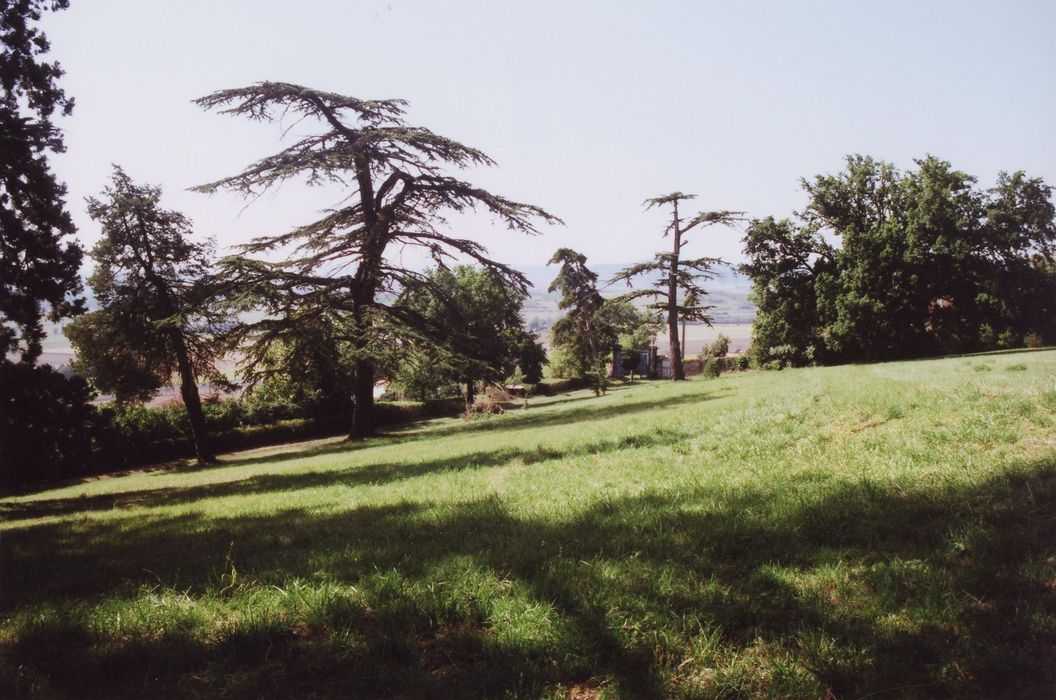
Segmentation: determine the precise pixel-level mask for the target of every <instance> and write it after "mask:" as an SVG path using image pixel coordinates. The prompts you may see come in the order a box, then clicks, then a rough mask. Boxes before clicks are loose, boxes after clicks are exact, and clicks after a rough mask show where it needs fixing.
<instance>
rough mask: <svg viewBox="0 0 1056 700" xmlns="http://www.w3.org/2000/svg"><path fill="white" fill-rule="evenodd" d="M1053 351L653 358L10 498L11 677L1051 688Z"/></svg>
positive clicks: (0, 546) (857, 689) (5, 585)
mask: <svg viewBox="0 0 1056 700" xmlns="http://www.w3.org/2000/svg"><path fill="white" fill-rule="evenodd" d="M1054 436H1056V351H1053V350H1043V351H1032V352H1018V353H1004V354H996V355H983V356H975V357H962V358H949V359H943V360H928V361H917V362H904V363H887V364H878V365H860V366H844V367H831V368H809V369H799V370H787V371H783V372H748V373H744V374H733V375H725V376H723V377H721V378H720V379H717V380H712V381H704V380H692V381H689V382H684V383H679V384H674V383H668V382H662V383H661V382H636V383H634V384H628V385H622V386H618V387H616V388H614V390H612V391H610V392H609V393H608V394H607V395H606V396H604V397H601V398H594V397H593V396H592V395H588V394H586V393H582V392H580V393H574V394H569V395H565V396H559V397H554V398H549V399H539V400H538V401H537V402H536V403H535V404H534V405H532V406H530V407H529V408H528V409H527V410H519V409H518V410H510V411H508V412H507V413H506V414H505V415H502V416H494V417H488V418H482V419H479V420H476V421H470V422H464V421H461V420H438V421H433V422H429V423H424V424H420V425H416V426H413V427H411V428H408V429H404V430H399V431H394V432H390V433H388V434H386V435H384V436H382V437H380V438H377V439H372V440H369V441H365V442H362V443H346V442H340V441H334V440H326V441H316V442H313V443H303V444H298V445H286V446H279V447H272V448H267V449H262V450H256V451H252V452H243V453H238V454H231V455H226V456H224V457H223V458H222V464H221V465H220V466H219V467H215V468H191V467H189V466H179V467H167V468H158V469H156V470H151V471H145V472H141V473H135V474H130V475H126V476H122V477H118V478H106V479H97V480H93V481H86V482H82V483H77V484H73V485H66V486H62V487H60V488H54V489H52V490H48V491H43V492H38V493H33V494H26V495H22V496H17V497H9V498H6V499H4V500H0V518H2V520H0V624H2V627H0V695H3V696H13V697H17V696H20V695H40V696H85V695H89V696H90V695H96V696H107V697H114V696H137V697H139V696H144V695H155V696H157V695H180V696H196V695H201V696H205V695H217V694H222V693H227V694H232V695H236V696H272V695H274V696H313V695H314V696H337V695H340V696H348V695H363V696H379V697H381V696H393V695H396V696H401V697H441V696H443V697H481V696H487V697H495V696H503V695H509V696H529V697H607V696H611V697H649V696H656V697H659V696H680V697H720V696H721V697H755V696H777V697H804V698H812V697H822V696H826V695H830V696H834V697H862V696H866V695H869V694H873V696H874V697H875V696H877V695H880V694H885V695H886V696H888V697H896V696H902V697H905V696H909V697H935V696H941V697H950V696H956V697H1043V696H1045V695H1047V693H1048V692H1049V691H1051V688H1052V687H1053V684H1054V683H1056V675H1054V673H1056V672H1054V670H1053V669H1054V668H1056V592H1054V591H1056V538H1054V537H1053V535H1054V533H1056V437H1054Z"/></svg>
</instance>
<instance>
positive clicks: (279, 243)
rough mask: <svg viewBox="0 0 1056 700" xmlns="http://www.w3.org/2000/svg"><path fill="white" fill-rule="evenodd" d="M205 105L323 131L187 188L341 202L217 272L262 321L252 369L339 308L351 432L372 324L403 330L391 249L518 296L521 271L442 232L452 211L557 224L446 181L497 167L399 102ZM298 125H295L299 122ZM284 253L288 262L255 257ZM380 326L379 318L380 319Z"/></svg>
mask: <svg viewBox="0 0 1056 700" xmlns="http://www.w3.org/2000/svg"><path fill="white" fill-rule="evenodd" d="M197 103H198V104H199V105H201V106H202V107H205V108H207V109H218V108H221V109H222V111H223V113H226V114H233V115H237V116H243V117H246V118H248V119H251V120H255V121H269V122H270V121H275V120H278V119H281V118H282V117H283V116H285V115H287V114H290V115H299V116H300V117H301V118H302V120H305V121H306V122H308V123H316V124H319V125H321V127H322V128H321V130H320V131H318V132H317V133H315V134H312V135H309V136H306V137H304V138H301V139H299V140H298V141H297V142H296V143H294V144H293V145H291V146H289V147H288V148H285V149H283V150H282V151H280V152H278V153H276V154H274V155H271V156H267V157H265V158H263V159H262V160H260V161H258V162H257V163H254V164H253V165H251V166H249V167H248V168H246V169H245V170H244V171H242V172H241V173H239V174H237V175H234V176H231V177H227V178H224V179H222V180H218V181H216V182H212V183H209V184H207V185H203V186H201V187H198V188H196V189H197V190H198V191H201V192H215V191H217V190H222V189H223V190H230V191H234V192H237V193H240V194H242V195H245V196H256V195H258V194H259V193H260V192H262V191H265V190H267V189H269V188H271V187H274V186H277V185H279V184H281V183H283V182H285V181H287V180H290V179H294V178H303V179H304V180H306V181H307V183H308V184H309V185H320V184H336V185H338V186H341V187H343V188H347V192H348V195H347V197H346V198H345V199H343V200H342V201H341V202H340V203H339V204H338V205H337V206H336V207H335V208H334V209H332V210H329V211H327V212H326V213H325V215H324V216H323V217H322V218H321V219H319V220H317V221H314V222H312V223H309V224H305V225H303V226H299V227H297V228H295V229H293V230H292V231H289V232H286V233H282V234H278V235H271V236H265V237H262V238H257V239H255V240H253V241H252V242H250V243H249V244H246V245H244V246H242V247H241V248H240V249H239V255H238V256H236V257H232V258H230V259H226V260H225V261H223V265H224V268H225V271H226V277H227V279H228V282H229V285H228V294H229V298H230V299H232V300H233V301H234V302H236V304H237V303H241V304H242V305H243V306H256V307H257V308H259V309H261V310H263V311H264V313H265V318H263V319H261V320H259V321H256V322H254V323H249V324H246V325H245V326H244V327H243V328H242V329H241V331H240V333H239V336H240V338H241V339H242V340H244V341H246V342H247V343H248V344H247V348H246V349H247V352H248V355H249V358H250V362H251V363H252V362H254V361H256V360H257V359H258V358H263V357H264V356H265V355H266V352H267V348H268V346H269V345H270V344H271V343H273V342H275V341H276V340H279V339H281V338H282V337H283V336H284V335H286V334H288V333H290V332H291V331H292V330H293V329H295V328H296V327H297V326H298V325H299V324H302V323H304V322H307V321H310V320H311V319H312V318H314V317H317V316H319V315H322V314H326V313H332V312H334V311H338V312H340V313H342V314H344V315H346V316H347V317H348V320H349V324H348V328H349V338H348V340H350V341H351V344H352V346H353V348H354V360H355V363H356V378H355V390H354V392H353V393H354V405H355V408H354V410H353V419H352V423H353V424H352V429H351V433H350V437H351V438H354V439H359V438H364V437H367V436H370V435H372V434H373V433H374V425H373V418H372V414H373V402H374V398H373V390H374V381H375V361H374V356H375V355H376V354H377V353H378V348H377V346H376V345H377V343H378V342H379V340H378V338H377V334H376V333H375V332H374V329H375V328H377V327H379V326H385V327H389V328H391V327H393V326H396V327H400V326H407V324H408V323H410V322H411V321H410V320H409V319H408V318H406V317H403V316H401V315H400V314H398V313H394V311H393V305H392V304H391V303H390V300H391V299H392V298H395V297H396V296H397V295H398V294H399V292H400V291H401V290H402V289H403V288H404V287H405V286H406V285H407V284H408V283H413V282H421V281H422V280H423V276H422V275H421V274H420V273H416V272H414V271H413V270H410V269H407V268H406V267H405V266H403V265H402V264H401V263H400V262H399V260H398V259H393V257H392V255H391V254H392V252H393V250H394V249H396V248H401V249H402V248H403V247H407V246H410V247H415V248H420V249H423V250H424V251H425V252H426V253H428V255H429V256H430V257H431V258H432V260H433V261H434V262H435V263H436V264H437V265H443V264H444V263H445V262H446V261H448V260H450V259H452V258H454V257H455V256H461V257H464V258H469V259H472V260H474V261H475V262H476V263H478V264H480V265H482V266H483V267H485V268H486V269H487V270H489V271H491V272H492V273H493V274H496V275H499V276H500V277H502V278H503V279H504V280H505V281H506V282H507V284H509V285H511V286H512V287H514V288H516V289H519V290H521V291H526V290H527V286H528V282H527V280H526V279H525V278H524V276H523V275H521V274H520V273H518V272H516V271H515V270H512V269H511V268H509V267H507V266H506V265H503V264H501V263H499V262H497V261H495V260H492V259H491V258H489V257H488V255H487V251H486V250H485V249H484V248H483V246H481V245H480V244H479V243H476V242H474V241H471V240H467V239H462V238H456V237H453V236H451V235H449V234H448V233H447V232H446V229H447V221H446V219H445V218H444V217H445V216H446V215H448V214H451V213H460V212H464V211H467V210H472V209H481V210H484V211H487V212H488V213H490V214H492V215H493V216H494V217H495V218H496V219H498V220H499V221H501V222H502V223H504V224H505V225H506V226H507V228H509V229H511V230H513V231H517V232H521V233H527V234H533V233H536V228H535V225H534V224H533V220H542V221H545V222H559V220H558V219H557V218H555V217H553V216H551V215H550V214H548V213H546V212H545V211H543V210H542V209H540V208H539V207H536V206H533V205H529V204H522V203H520V202H515V201H512V200H509V199H506V198H504V197H500V196H498V195H494V194H492V193H490V192H487V191H485V190H482V189H480V188H478V187H475V186H474V185H472V184H470V183H468V182H464V181H462V180H459V179H457V178H454V177H451V176H450V175H448V174H446V173H445V171H444V169H445V167H446V168H455V169H463V168H467V167H472V166H480V165H494V162H493V161H492V160H491V159H490V158H488V156H486V155H485V154H484V153H482V152H481V151H479V150H477V149H475V148H471V147H469V146H464V145H462V144H461V143H458V142H457V141H453V140H451V139H449V138H445V137H443V136H440V135H438V134H435V133H433V132H432V131H430V130H428V129H425V128H422V127H417V126H409V125H408V124H407V123H406V122H405V121H404V114H405V108H406V102H404V101H403V100H359V99H356V98H354V97H346V96H343V95H337V94H334V93H330V92H321V91H318V90H312V89H309V88H306V87H301V86H299V85H291V84H288V83H274V82H265V83H258V84H255V85H251V86H249V87H244V88H238V89H233V90H222V91H220V92H216V93H213V94H211V95H208V96H206V97H203V98H201V99H199V100H198V101H197ZM298 123H302V122H298ZM279 248H282V249H283V250H284V251H285V252H286V259H284V260H281V261H271V260H265V259H262V258H260V257H251V256H261V255H265V254H267V253H269V252H272V251H275V250H277V249H279ZM382 321H384V323H382Z"/></svg>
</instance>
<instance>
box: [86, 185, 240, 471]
mask: <svg viewBox="0 0 1056 700" xmlns="http://www.w3.org/2000/svg"><path fill="white" fill-rule="evenodd" d="M160 202H161V189H160V188H158V187H152V186H150V185H137V184H136V183H134V182H133V181H132V179H131V178H130V177H129V176H128V175H127V174H126V173H125V172H124V171H123V170H122V169H121V168H119V167H116V166H115V168H114V173H113V175H112V177H111V184H110V185H109V186H108V187H107V188H106V189H104V191H103V196H102V197H101V198H90V199H89V200H88V213H89V214H90V215H91V217H92V219H94V220H95V221H96V222H98V223H99V225H100V227H101V229H102V233H103V237H102V239H101V240H100V241H99V242H98V243H97V244H96V245H95V247H94V248H93V249H92V253H91V255H92V258H93V259H94V260H95V263H96V268H95V271H94V272H93V273H92V276H91V277H90V278H89V280H88V283H89V286H90V287H91V289H92V292H93V293H94V294H95V298H96V300H97V301H98V302H99V305H100V307H101V308H100V310H98V311H93V312H91V313H89V314H87V315H85V316H84V317H82V318H80V319H78V320H76V321H74V322H73V323H71V324H70V326H69V327H68V328H67V331H66V334H67V336H69V338H70V340H71V341H72V343H73V346H74V348H75V350H76V352H77V360H76V362H75V369H76V370H77V371H78V372H79V373H81V374H82V375H83V376H85V377H87V378H88V379H90V380H91V381H92V383H93V384H95V386H96V387H97V388H99V389H100V390H101V391H104V392H110V391H112V392H114V393H115V394H116V396H117V399H118V401H119V402H126V401H134V400H143V399H147V398H150V397H151V396H153V395H154V394H156V393H157V391H158V389H159V388H160V387H161V386H163V385H164V384H166V383H168V381H169V380H170V379H171V378H172V377H173V375H178V376H179V377H180V393H181V396H182V398H183V402H184V405H185V406H186V408H187V414H188V418H189V419H190V425H191V432H192V437H193V439H194V444H195V453H196V455H197V456H198V459H199V461H202V462H208V461H211V460H212V453H211V451H210V449H209V447H208V444H207V443H208V441H207V439H206V435H205V421H204V418H203V416H202V408H201V399H200V397H199V395H198V380H199V377H202V378H206V377H208V378H210V379H212V380H213V381H217V382H219V381H222V378H221V377H220V376H219V375H218V374H217V373H216V372H215V370H214V369H213V363H214V361H215V360H216V358H217V356H218V355H219V354H220V352H221V350H222V346H221V343H222V338H223V334H222V330H223V328H222V322H223V321H224V320H226V319H225V318H224V317H222V316H220V315H218V314H216V313H214V312H213V310H212V308H211V306H210V298H211V293H212V292H211V286H210V282H209V277H210V274H211V265H212V260H213V252H212V245H211V244H210V243H200V242H195V241H194V240H192V238H191V223H190V221H189V220H188V219H187V218H186V217H185V216H184V215H183V214H181V213H179V212H176V211H170V210H166V209H162V208H161V206H160Z"/></svg>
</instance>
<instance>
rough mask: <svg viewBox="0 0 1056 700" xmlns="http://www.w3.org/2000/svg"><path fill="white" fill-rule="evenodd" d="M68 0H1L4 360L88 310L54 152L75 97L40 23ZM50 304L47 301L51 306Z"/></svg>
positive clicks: (0, 333) (24, 353)
mask: <svg viewBox="0 0 1056 700" xmlns="http://www.w3.org/2000/svg"><path fill="white" fill-rule="evenodd" d="M67 5H68V3H67V2H66V1H65V0H53V1H52V2H45V1H44V0H21V1H20V2H4V3H0V48H2V51H0V154H2V155H0V362H3V361H5V359H4V358H6V357H7V356H8V355H9V354H12V353H15V354H19V355H20V356H21V359H22V360H24V361H26V362H33V361H34V360H36V358H37V357H39V355H40V352H41V341H42V340H43V339H44V328H43V323H42V322H43V319H44V317H45V316H47V317H49V318H50V319H51V320H52V321H58V320H59V319H60V318H63V317H66V316H71V315H73V314H76V313H78V312H80V311H82V310H83V301H82V300H81V299H77V298H75V297H76V295H77V294H78V293H79V292H80V289H81V284H80V278H79V277H78V275H77V271H78V269H79V268H80V265H81V256H82V252H81V249H80V248H79V247H78V246H77V243H76V242H74V241H70V240H67V241H64V240H63V239H64V238H66V237H67V236H72V235H73V234H74V233H75V232H76V229H75V227H74V225H73V221H72V219H71V218H70V215H69V213H68V212H67V211H66V205H65V201H64V198H65V196H66V187H65V186H64V185H62V184H61V183H59V182H58V181H57V180H56V179H55V175H54V173H52V172H51V169H50V167H49V165H48V155H49V154H54V153H61V152H63V151H64V150H65V146H64V144H63V140H62V132H61V131H59V129H58V128H56V127H55V125H54V124H53V123H52V121H51V120H52V117H53V116H54V115H55V113H56V112H58V113H59V114H63V115H68V114H70V112H71V111H72V110H73V99H72V98H69V97H67V96H66V93H65V92H64V91H63V90H62V88H60V87H59V86H58V84H57V81H58V79H59V78H60V77H62V69H61V68H60V67H59V64H58V63H49V62H47V61H44V60H43V59H42V56H43V55H44V54H47V52H48V50H49V48H50V46H49V44H48V40H47V37H46V36H45V35H44V34H43V33H42V32H41V31H40V30H39V29H38V28H37V27H36V26H35V24H36V23H37V22H39V21H40V18H41V14H42V13H43V12H44V11H45V10H47V9H51V10H61V9H65V8H66V7H67ZM45 307H46V308H45Z"/></svg>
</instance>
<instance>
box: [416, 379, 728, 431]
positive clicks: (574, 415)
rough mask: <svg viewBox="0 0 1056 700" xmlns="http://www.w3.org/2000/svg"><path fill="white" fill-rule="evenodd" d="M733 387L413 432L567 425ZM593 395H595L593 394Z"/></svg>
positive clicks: (718, 394)
mask: <svg viewBox="0 0 1056 700" xmlns="http://www.w3.org/2000/svg"><path fill="white" fill-rule="evenodd" d="M730 393H732V392H731V390H730V389H729V388H722V389H717V390H714V391H709V392H703V391H698V392H693V393H687V394H682V395H680V396H667V397H660V398H656V399H652V400H649V401H635V400H633V399H632V398H631V397H626V398H627V399H628V400H627V401H626V402H620V403H610V404H606V405H600V406H599V405H597V404H588V405H581V406H575V407H572V408H559V409H556V410H553V411H532V410H531V409H529V410H528V411H524V412H521V411H511V412H509V413H507V414H506V415H503V416H497V417H491V418H485V419H482V420H477V421H473V422H462V423H451V424H448V425H445V426H441V427H439V428H432V429H429V430H421V431H417V432H415V433H412V434H413V435H415V436H417V437H420V438H432V437H436V438H440V437H446V436H449V435H452V434H462V433H476V432H486V431H490V430H502V431H503V432H506V431H517V430H532V429H536V428H546V427H551V426H555V425H567V424H570V423H578V422H580V421H591V422H593V421H602V420H607V419H609V418H616V417H619V416H625V415H628V414H634V413H641V414H642V415H649V414H650V413H651V412H653V411H656V410H664V409H675V408H681V407H684V406H688V405H692V404H699V403H704V402H706V401H712V400H714V399H719V398H724V397H726V396H729V395H730ZM589 398H594V397H593V396H591V397H589Z"/></svg>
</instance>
